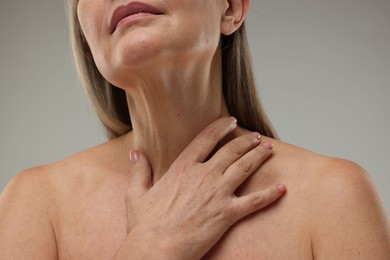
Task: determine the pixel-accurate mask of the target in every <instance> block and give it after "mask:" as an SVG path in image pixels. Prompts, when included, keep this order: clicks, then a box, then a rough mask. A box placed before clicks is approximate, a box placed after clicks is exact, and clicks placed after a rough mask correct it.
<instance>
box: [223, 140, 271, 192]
mask: <svg viewBox="0 0 390 260" xmlns="http://www.w3.org/2000/svg"><path fill="white" fill-rule="evenodd" d="M272 147H273V146H272V144H271V143H269V142H266V143H264V144H260V145H258V146H256V147H255V148H254V149H252V150H250V151H249V152H248V153H246V154H245V155H244V156H242V157H241V158H240V159H238V160H237V161H236V162H234V163H233V164H231V165H230V167H229V168H228V169H227V170H226V171H225V173H224V175H223V179H224V182H225V184H224V187H225V188H226V190H227V191H228V192H229V193H232V192H234V191H235V190H236V189H237V188H238V186H240V185H241V184H242V183H243V182H244V181H245V180H246V179H248V177H249V176H251V175H252V174H253V173H255V172H256V170H257V169H258V168H259V167H260V165H261V164H262V163H263V162H264V161H265V160H266V159H267V158H268V157H269V156H270V155H271V153H272Z"/></svg>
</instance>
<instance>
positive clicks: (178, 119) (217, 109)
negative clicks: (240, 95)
mask: <svg viewBox="0 0 390 260" xmlns="http://www.w3.org/2000/svg"><path fill="white" fill-rule="evenodd" d="M221 70H222V69H221V61H220V60H219V59H217V62H211V65H210V66H202V67H200V66H198V67H197V69H195V70H194V69H193V67H192V68H191V71H190V72H189V73H185V71H183V69H182V68H181V69H180V70H179V69H178V70H176V71H175V72H173V73H172V74H169V73H170V72H167V73H166V74H165V75H164V77H165V78H164V80H161V81H158V80H154V81H153V83H152V84H150V83H151V82H152V81H149V82H145V81H143V82H142V83H139V84H137V85H135V86H132V87H131V89H129V90H128V91H126V92H127V99H128V104H129V111H130V115H131V120H132V125H133V131H132V132H130V133H129V135H130V140H131V141H130V143H131V149H137V150H140V151H142V152H143V153H144V154H145V155H146V156H147V158H148V160H149V162H150V165H151V167H152V171H153V183H155V182H157V181H158V180H159V179H160V178H161V177H162V176H163V175H164V174H165V172H166V171H167V170H168V169H169V167H170V166H171V164H172V163H173V162H174V161H175V160H176V158H177V157H178V156H179V155H180V153H181V152H182V151H183V150H184V149H185V147H186V146H187V145H188V144H189V143H190V142H191V141H192V140H193V139H194V137H195V136H196V135H197V134H198V133H200V132H201V131H202V130H203V129H204V128H205V127H206V126H207V125H209V124H210V123H212V122H213V121H215V120H216V119H218V118H220V117H222V116H228V115H229V113H228V109H227V107H226V103H225V99H224V97H223V94H222V71H221ZM178 71H180V72H178ZM166 75H168V77H166ZM169 75H172V80H167V78H169ZM167 82H169V83H167ZM148 83H149V84H148Z"/></svg>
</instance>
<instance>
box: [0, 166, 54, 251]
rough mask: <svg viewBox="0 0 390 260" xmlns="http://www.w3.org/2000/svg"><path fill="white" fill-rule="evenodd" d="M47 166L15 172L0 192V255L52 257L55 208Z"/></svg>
mask: <svg viewBox="0 0 390 260" xmlns="http://www.w3.org/2000/svg"><path fill="white" fill-rule="evenodd" d="M48 183H50V178H49V175H47V174H46V168H45V167H43V166H41V167H35V168H31V169H28V170H25V171H23V172H21V173H20V174H18V175H17V176H15V177H14V178H13V179H12V180H11V181H10V183H9V184H8V185H7V187H6V188H5V189H4V191H3V192H2V193H1V195H0V237H2V238H7V239H0V251H1V252H2V254H1V256H0V258H1V259H16V258H18V259H19V258H20V259H22V258H29V257H30V256H31V255H34V256H36V257H37V258H42V259H43V258H45V257H50V258H55V256H56V244H55V235H54V229H53V225H52V218H51V217H52V214H53V212H54V208H53V205H54V203H53V201H52V200H51V198H52V197H51V194H53V192H52V190H51V186H50V185H48Z"/></svg>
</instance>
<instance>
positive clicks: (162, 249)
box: [113, 227, 185, 260]
mask: <svg viewBox="0 0 390 260" xmlns="http://www.w3.org/2000/svg"><path fill="white" fill-rule="evenodd" d="M184 251H185V248H184V247H183V246H181V245H180V243H179V242H178V241H176V240H175V239H174V237H173V236H170V235H168V234H167V233H165V232H163V231H161V230H159V229H157V228H151V229H146V228H142V227H134V228H133V229H132V230H131V231H130V232H129V233H128V234H127V237H126V239H125V241H124V242H123V243H122V245H121V246H120V247H119V249H118V251H117V252H116V254H115V256H114V258H113V259H115V260H119V259H159V260H160V259H161V260H164V259H167V260H168V259H169V260H176V259H177V260H181V259H184V256H185V252H184Z"/></svg>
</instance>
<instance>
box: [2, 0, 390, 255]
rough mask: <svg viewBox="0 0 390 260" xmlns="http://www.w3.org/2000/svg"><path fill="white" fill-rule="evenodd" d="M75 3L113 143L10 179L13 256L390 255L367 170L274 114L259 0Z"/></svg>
mask: <svg viewBox="0 0 390 260" xmlns="http://www.w3.org/2000/svg"><path fill="white" fill-rule="evenodd" d="M70 4H71V6H70V11H71V14H72V15H73V18H75V19H74V20H73V21H74V25H73V28H74V32H73V35H74V40H75V49H76V57H77V59H78V62H79V63H78V65H79V70H80V71H81V76H82V77H83V79H84V82H85V85H86V87H87V89H88V90H89V93H90V95H91V97H92V100H93V102H94V103H95V106H96V108H97V111H98V114H99V116H100V118H101V120H102V122H103V124H104V125H105V127H106V129H107V132H108V136H109V138H110V139H111V140H110V141H109V142H107V143H106V144H103V145H101V146H98V147H95V148H92V149H90V150H87V151H85V152H82V153H80V154H77V155H75V156H72V157H70V158H67V159H65V160H63V161H60V162H58V163H55V164H52V165H48V166H42V167H37V168H33V169H29V170H27V171H25V172H23V173H22V174H20V175H18V176H17V177H16V178H15V179H14V180H13V181H12V182H11V183H10V184H9V185H8V187H7V188H6V190H5V191H4V192H3V194H2V197H1V201H0V212H1V213H0V234H1V237H5V238H6V239H2V240H1V242H0V251H1V252H2V254H1V257H2V258H4V259H13V258H34V259H35V258H44V259H46V258H65V259H89V258H93V259H108V258H112V257H114V258H117V259H138V258H151V259H153V258H158V259H161V258H167V259H176V258H178V259H182V258H185V259H198V258H201V257H204V258H210V259H213V258H215V259H306V258H307V259H312V258H324V259H344V258H347V259H359V258H360V259H388V258H389V257H390V246H389V245H390V238H389V226H388V222H387V219H386V216H385V214H384V211H383V209H382V206H381V205H380V202H379V199H378V195H377V194H376V191H375V189H374V187H373V186H372V184H371V182H370V180H369V178H368V177H367V175H366V173H365V172H364V170H363V169H361V168H360V167H359V166H357V165H355V164H353V163H351V162H347V161H343V160H340V159H331V158H326V157H323V156H319V155H316V154H313V153H311V152H308V151H305V150H303V149H300V148H297V147H294V146H291V145H288V144H285V143H282V142H280V141H278V140H277V139H276V138H277V136H276V134H275V133H274V131H273V129H272V127H271V126H270V124H269V123H268V122H267V119H266V117H265V115H263V114H262V110H261V107H260V106H259V104H258V101H257V99H256V95H255V93H254V89H255V88H254V83H253V80H252V77H251V66H250V63H249V57H248V54H247V53H246V52H247V49H246V42H245V32H244V27H243V21H244V18H245V15H246V13H247V10H248V8H249V1H248V0H216V1H206V0H201V1H195V0H168V1H157V0H155V1H147V2H144V3H143V4H141V3H139V2H128V1H96V0H79V1H76V0H75V1H70ZM194 14H196V15H194ZM112 85H114V86H116V87H118V88H115V87H113V86H112ZM230 115H232V116H235V117H237V119H238V125H239V126H238V127H237V126H236V124H237V123H236V120H235V119H232V118H230V117H229V116H230ZM203 129H205V130H203ZM252 131H254V132H255V133H251V132H252ZM256 131H257V132H260V133H261V134H262V137H261V140H259V139H260V138H259V135H258V134H257V133H256ZM198 133H201V134H199V135H198ZM272 138H273V139H272ZM217 143H218V147H219V149H214V147H215V145H216V144H217ZM213 149H214V150H213ZM130 150H131V152H130V160H129V159H128V156H127V155H128V154H129V151H130ZM271 150H272V156H269V155H270V153H271V152H270V151H271ZM141 151H142V152H141ZM265 159H267V160H266V161H265ZM260 164H262V165H261V166H260ZM259 166H260V167H259ZM249 175H251V176H250V178H249ZM247 178H248V179H247ZM246 179H247V181H246V182H245V183H244V184H243V185H240V184H242V183H243V182H244V181H245V180H246ZM278 183H284V184H286V186H287V187H288V193H287V194H285V195H284V196H283V197H282V198H280V199H279V200H277V199H278V198H279V197H280V196H282V195H283V194H284V192H285V186H284V185H277V184H278ZM238 186H240V187H239V188H238V189H237V190H236V188H237V187H238ZM234 193H235V194H236V195H237V196H238V197H237V198H236V197H235V196H234ZM124 201H126V202H124ZM273 201H275V203H273V204H270V203H271V202H273ZM267 205H269V207H267V208H265V206H267ZM257 210H259V211H257ZM255 211H256V212H255ZM250 213H254V214H250Z"/></svg>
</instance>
